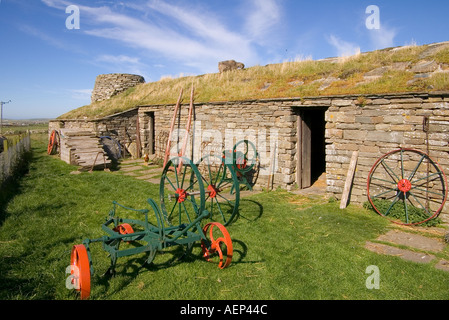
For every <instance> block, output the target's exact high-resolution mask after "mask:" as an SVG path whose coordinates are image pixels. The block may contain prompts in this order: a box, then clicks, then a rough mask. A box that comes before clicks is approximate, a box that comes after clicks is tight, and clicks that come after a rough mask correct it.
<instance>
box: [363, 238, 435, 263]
mask: <svg viewBox="0 0 449 320" xmlns="http://www.w3.org/2000/svg"><path fill="white" fill-rule="evenodd" d="M365 248H366V249H368V250H370V251H372V252H376V253H380V254H386V255H389V256H398V257H400V258H402V259H404V260H408V261H413V262H418V263H428V262H430V261H432V260H433V259H434V258H435V256H434V255H432V254H426V253H421V252H414V251H410V250H406V249H401V248H396V247H391V246H388V245H385V244H381V243H374V242H370V241H367V242H366V244H365Z"/></svg>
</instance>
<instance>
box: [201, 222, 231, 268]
mask: <svg viewBox="0 0 449 320" xmlns="http://www.w3.org/2000/svg"><path fill="white" fill-rule="evenodd" d="M203 232H204V234H205V235H206V238H208V241H204V240H203V241H201V249H202V251H203V256H204V258H205V259H206V260H207V261H213V256H214V255H218V260H219V262H218V267H219V268H220V269H224V268H226V267H227V266H229V265H230V264H231V261H232V253H233V247H232V240H231V236H230V235H229V232H228V230H226V228H225V227H224V226H223V225H222V224H220V223H218V222H210V223H208V224H206V225H205V226H204V228H203ZM208 242H209V246H208Z"/></svg>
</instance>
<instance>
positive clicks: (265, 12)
mask: <svg viewBox="0 0 449 320" xmlns="http://www.w3.org/2000/svg"><path fill="white" fill-rule="evenodd" d="M251 6H252V8H251V9H250V10H248V11H249V13H248V15H247V20H246V29H247V32H248V34H249V35H250V36H251V37H253V38H254V39H256V40H257V41H263V39H264V38H266V37H267V33H268V32H269V30H270V29H271V28H273V27H274V26H276V25H277V24H278V23H279V21H280V19H281V9H280V6H279V3H278V1H276V0H264V1H261V0H251Z"/></svg>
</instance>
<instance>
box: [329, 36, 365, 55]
mask: <svg viewBox="0 0 449 320" xmlns="http://www.w3.org/2000/svg"><path fill="white" fill-rule="evenodd" d="M327 41H328V43H329V44H331V45H332V46H333V47H334V48H335V50H336V53H337V56H338V57H349V56H353V55H357V54H360V46H358V45H356V44H354V43H351V42H347V41H344V40H341V39H340V38H338V37H336V36H334V35H330V36H329V37H328V39H327Z"/></svg>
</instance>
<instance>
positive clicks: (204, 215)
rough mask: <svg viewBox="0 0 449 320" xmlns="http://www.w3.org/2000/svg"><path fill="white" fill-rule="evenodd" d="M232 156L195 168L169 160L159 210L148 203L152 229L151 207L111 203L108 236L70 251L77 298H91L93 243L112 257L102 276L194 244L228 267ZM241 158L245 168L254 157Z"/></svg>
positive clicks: (234, 186) (234, 201)
mask: <svg viewBox="0 0 449 320" xmlns="http://www.w3.org/2000/svg"><path fill="white" fill-rule="evenodd" d="M234 150H235V149H234ZM235 154H236V156H235V157H233V161H227V160H226V156H223V157H216V156H213V155H210V156H206V157H203V158H202V159H201V160H200V161H199V162H198V163H197V164H194V163H193V162H192V161H191V160H190V159H188V158H184V157H175V158H172V159H171V160H169V161H168V163H167V164H166V165H165V167H164V169H163V172H162V177H161V182H160V189H159V192H160V207H159V206H158V205H157V203H156V202H155V201H154V200H153V199H148V200H147V202H148V204H149V206H150V208H151V209H152V210H153V212H154V214H155V218H156V225H154V224H152V223H151V222H150V219H149V215H148V214H149V213H150V210H149V209H134V208H130V207H126V206H124V205H122V204H119V203H117V202H115V201H114V202H113V208H112V209H111V211H110V212H109V215H108V217H107V218H106V222H105V223H103V224H102V226H101V228H102V230H103V231H104V232H105V233H106V234H107V235H106V236H103V237H101V238H97V239H86V240H84V241H83V242H82V244H79V245H75V246H73V247H72V252H71V259H70V266H71V267H70V272H71V276H70V281H71V283H72V287H73V288H75V289H76V290H77V291H78V292H79V293H80V296H81V299H87V298H89V296H90V288H91V276H92V275H93V273H94V269H93V264H92V257H91V252H90V246H91V245H92V244H93V243H97V242H100V243H102V244H103V249H104V250H105V251H106V252H107V253H108V254H109V256H110V260H111V264H110V267H109V269H108V271H107V272H106V274H114V272H115V267H116V264H117V259H118V258H120V257H126V256H131V255H137V254H145V255H146V256H145V260H144V262H143V264H142V266H145V265H148V264H151V263H152V262H153V260H154V258H155V255H156V253H157V252H158V251H163V250H164V249H167V248H170V247H173V246H182V247H184V249H185V250H184V253H183V255H182V256H185V255H186V254H189V253H190V252H191V251H192V248H193V245H194V243H195V242H198V241H199V242H200V243H201V249H202V254H203V257H204V258H205V259H206V260H207V261H211V262H215V263H217V262H218V267H219V268H221V269H223V268H226V267H227V266H229V264H230V263H231V260H232V254H233V247H232V240H231V237H230V235H229V232H228V231H227V230H226V227H225V225H228V224H229V223H230V222H231V221H232V220H233V218H234V217H235V215H236V214H237V212H238V205H239V190H240V182H239V180H238V178H237V173H236V170H234V168H233V167H235V165H236V162H235V161H234V160H236V161H237V155H239V153H238V152H235ZM240 156H241V157H240V158H239V159H240V160H239V161H240V162H241V163H240V164H239V165H241V168H242V169H245V170H246V169H247V167H248V165H247V164H248V162H252V159H249V158H247V155H245V154H243V155H240ZM227 162H230V163H227ZM250 165H251V164H250ZM119 210H120V211H126V212H128V213H130V212H131V213H133V214H134V215H142V216H143V218H144V219H143V220H141V219H131V218H122V217H119V216H118V211H119ZM214 217H219V218H221V220H223V224H221V223H219V222H215V221H214ZM153 221H154V220H153ZM123 247H125V248H123Z"/></svg>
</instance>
